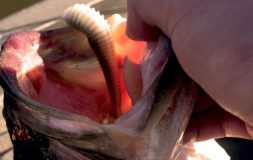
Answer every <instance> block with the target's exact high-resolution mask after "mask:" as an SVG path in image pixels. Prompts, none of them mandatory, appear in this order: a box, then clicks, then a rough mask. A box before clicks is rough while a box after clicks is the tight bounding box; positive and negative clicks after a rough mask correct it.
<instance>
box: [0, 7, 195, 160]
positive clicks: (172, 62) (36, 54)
mask: <svg viewBox="0 0 253 160" xmlns="http://www.w3.org/2000/svg"><path fill="white" fill-rule="evenodd" d="M79 7H80V6H79ZM81 8H82V6H81ZM86 8H87V7H86ZM72 9H73V8H72ZM88 11H89V12H92V13H93V12H95V11H94V10H91V11H90V10H89V8H88ZM96 13H97V12H96ZM68 16H69V17H68ZM66 17H67V18H70V22H71V18H73V17H71V16H70V15H69V13H67V16H66ZM74 22H75V21H73V23H74ZM80 26H82V24H81V25H80ZM119 26H120V25H119ZM76 28H79V27H76ZM88 30H89V28H88ZM89 32H90V31H89ZM89 32H88V34H86V36H85V35H84V34H83V33H82V32H80V31H78V30H75V29H72V28H62V29H57V30H52V31H46V32H35V31H31V32H22V33H18V34H16V35H13V36H12V37H10V38H9V39H8V40H7V41H6V42H5V44H4V45H3V47H2V51H1V57H0V64H1V72H0V74H1V85H2V87H3V88H4V90H5V91H6V93H7V94H8V95H7V96H8V97H10V99H12V101H13V106H11V107H12V108H11V109H12V111H13V113H14V114H15V115H17V117H18V118H19V119H20V120H21V121H22V122H24V123H25V124H26V125H27V126H29V127H30V128H32V129H33V130H35V131H36V132H39V133H41V134H43V135H46V136H48V137H49V141H50V144H51V148H50V149H51V150H52V152H55V155H56V157H58V158H59V159H64V158H62V157H64V156H63V155H64V154H65V153H59V151H57V149H56V148H57V147H58V148H59V147H60V148H61V149H62V150H64V151H65V150H67V151H69V153H70V154H69V155H68V156H70V157H68V158H70V159H71V158H72V159H74V157H75V156H74V155H77V154H78V158H79V159H84V157H88V158H90V159H127V160H135V159H136V160H142V159H143V160H146V159H150V160H152V159H156V157H159V160H165V159H170V158H174V157H175V156H176V150H177V149H178V148H179V146H180V138H181V137H182V134H183V131H184V130H185V128H186V125H187V123H188V119H189V117H190V114H191V112H192V107H193V106H194V103H195V100H196V98H197V93H198V87H197V85H196V84H195V83H194V82H193V81H192V80H191V79H190V78H189V77H187V75H186V74H185V73H184V72H183V70H182V69H181V68H180V65H179V64H178V62H177V60H176V57H175V55H174V54H173V51H172V49H171V46H170V41H169V40H168V39H167V38H166V37H163V36H161V38H160V39H159V40H158V41H157V42H150V43H148V44H147V46H146V49H144V50H143V51H142V54H141V53H136V54H141V55H142V60H141V62H140V64H139V66H140V70H141V72H140V75H141V79H142V82H141V83H142V85H143V87H142V91H141V96H140V98H138V100H136V101H135V102H134V104H133V105H131V98H129V96H128V92H127V89H126V88H127V87H126V86H125V83H124V78H123V75H124V61H123V60H122V59H124V58H125V57H126V55H122V54H121V53H117V50H116V51H115V52H116V53H115V55H114V56H115V57H113V58H112V59H111V60H108V61H109V62H110V61H111V62H112V63H113V64H111V63H108V64H107V62H105V61H106V60H104V59H106V58H107V57H103V56H102V58H99V56H98V55H96V53H97V52H100V48H99V47H101V46H98V48H96V47H95V48H94V44H95V45H96V43H98V44H101V43H103V42H104V41H106V42H107V40H108V39H107V38H105V40H102V41H101V42H100V41H96V40H97V39H95V40H94V41H93V40H92V39H91V38H90V37H92V36H93V34H91V35H89ZM109 32H110V28H109ZM99 35H100V33H99ZM99 35H98V37H100V36H99ZM109 36H111V35H109ZM87 37H88V38H87ZM100 38H101V37H100ZM115 43H116V42H115V41H114V39H112V42H109V43H108V44H105V47H104V44H103V45H102V47H101V48H102V51H103V50H106V52H110V51H111V50H113V49H114V48H110V47H115V46H113V44H115ZM117 43H119V44H120V43H122V42H117ZM110 45H112V46H110ZM134 45H136V46H137V48H138V47H139V46H138V45H143V44H140V43H137V42H136V43H135V44H134ZM108 46H109V47H108ZM140 48H141V47H140ZM123 50H124V49H123ZM125 50H127V51H129V52H131V51H132V50H128V49H125ZM136 50H139V49H133V51H136ZM109 58H111V57H109ZM98 60H99V61H98ZM115 61H116V62H117V63H115ZM101 62H102V63H103V62H105V64H101ZM108 66H109V67H108ZM101 67H102V69H101ZM108 68H109V69H108ZM125 76H126V75H125ZM127 76H129V75H127ZM58 150H59V149H58ZM70 151H71V152H70ZM72 154H73V156H72V157H71V155H72ZM65 156H66V155H65ZM65 159H67V158H65Z"/></svg>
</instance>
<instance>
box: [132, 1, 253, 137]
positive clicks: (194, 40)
mask: <svg viewBox="0 0 253 160" xmlns="http://www.w3.org/2000/svg"><path fill="white" fill-rule="evenodd" d="M252 4H253V2H251V1H246V0H243V1H236V0H232V1H227V0H221V1H220V0H219V1H218V0H213V1H197V0H190V1H186V0H158V1H157V0H128V26H127V33H128V35H129V36H130V37H131V38H133V39H137V40H147V41H150V40H156V39H157V37H158V36H159V34H160V33H161V32H163V33H165V34H166V35H167V36H168V37H169V38H171V41H172V47H173V49H174V51H175V53H176V56H177V58H178V60H179V62H180V64H181V65H182V67H183V69H184V70H185V71H186V73H187V74H188V75H189V76H190V77H191V78H192V79H193V80H195V81H196V82H197V83H198V84H199V85H200V86H201V87H202V88H203V91H202V93H203V94H202V95H201V96H200V98H199V101H198V102H197V105H196V107H195V111H194V114H193V116H192V118H191V120H190V123H189V126H188V129H187V131H186V134H185V137H184V140H185V142H188V141H199V140H204V139H209V138H218V137H231V136H233V137H242V138H249V139H251V138H252V137H253V130H252V127H251V126H253V98H252V95H253V21H252V17H251V15H253V8H252ZM205 93H207V94H208V95H209V96H210V97H212V99H213V100H212V99H211V98H210V97H209V96H207V94H205Z"/></svg>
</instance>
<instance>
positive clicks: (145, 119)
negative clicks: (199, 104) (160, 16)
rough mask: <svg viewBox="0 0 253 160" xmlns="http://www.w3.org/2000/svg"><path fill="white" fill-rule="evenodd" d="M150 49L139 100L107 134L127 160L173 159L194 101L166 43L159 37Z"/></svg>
mask: <svg viewBox="0 0 253 160" xmlns="http://www.w3.org/2000/svg"><path fill="white" fill-rule="evenodd" d="M152 47H154V48H152V49H148V50H146V51H147V53H145V56H146V57H145V58H144V59H143V63H142V79H143V82H142V83H143V92H142V97H141V98H140V99H139V101H137V102H136V103H135V105H134V106H133V108H132V109H131V110H130V111H129V112H128V113H126V114H125V115H123V116H122V117H120V118H119V119H118V120H117V121H116V124H115V125H114V126H113V127H110V129H109V130H107V131H109V132H110V133H109V134H110V135H111V137H112V139H113V140H114V141H115V143H117V144H118V146H119V148H120V149H121V151H122V152H123V153H124V154H125V156H126V157H127V159H129V160H130V159H131V160H137V159H138V160H147V159H150V160H152V159H157V158H158V159H159V160H166V159H170V158H171V157H175V156H176V150H177V148H178V146H179V144H180V139H181V137H182V134H183V132H184V130H185V128H186V126H187V123H188V120H189V117H190V115H191V112H192V108H193V105H194V103H195V99H196V98H197V90H198V89H197V88H198V87H197V86H196V85H195V84H194V82H193V81H192V80H191V79H190V78H189V77H188V76H187V75H186V74H185V73H184V72H183V70H182V69H181V67H180V65H179V63H178V62H177V60H176V57H175V55H174V54H173V51H172V49H171V47H170V41H169V40H168V39H167V38H165V37H161V38H160V40H159V41H158V42H157V44H152ZM151 52H152V53H151ZM166 57H167V58H166ZM161 62H162V63H161ZM155 70H157V72H155ZM150 73H151V74H150Z"/></svg>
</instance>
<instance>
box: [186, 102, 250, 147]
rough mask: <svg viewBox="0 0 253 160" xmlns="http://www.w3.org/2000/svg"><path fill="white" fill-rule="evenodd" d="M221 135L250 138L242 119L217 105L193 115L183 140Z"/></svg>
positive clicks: (188, 140) (189, 140) (218, 136)
mask: <svg viewBox="0 0 253 160" xmlns="http://www.w3.org/2000/svg"><path fill="white" fill-rule="evenodd" d="M221 137H240V138H246V139H252V137H251V136H250V135H249V133H248V130H247V128H246V127H245V123H244V122H243V121H242V120H240V119H239V118H237V117H235V116H233V115H232V114H230V113H228V112H226V111H224V110H222V109H221V108H220V107H218V106H217V107H213V108H211V109H209V110H207V111H204V112H202V113H198V114H196V115H193V117H192V118H191V120H190V123H189V125H188V128H187V130H186V132H185V135H184V139H183V141H184V143H188V142H194V141H202V140H207V139H211V138H221Z"/></svg>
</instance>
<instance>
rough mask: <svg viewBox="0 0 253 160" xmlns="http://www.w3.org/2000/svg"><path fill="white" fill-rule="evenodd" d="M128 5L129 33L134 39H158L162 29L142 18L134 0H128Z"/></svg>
mask: <svg viewBox="0 0 253 160" xmlns="http://www.w3.org/2000/svg"><path fill="white" fill-rule="evenodd" d="M127 7H128V12H127V30H126V32H127V35H128V36H129V37H130V38H132V39H134V40H145V41H156V40H157V39H158V37H159V35H160V30H159V29H158V28H157V27H154V26H151V25H148V24H147V23H145V22H144V21H143V20H142V18H140V15H139V14H138V13H137V12H136V8H135V6H134V5H133V1H132V0H128V1H127Z"/></svg>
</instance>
